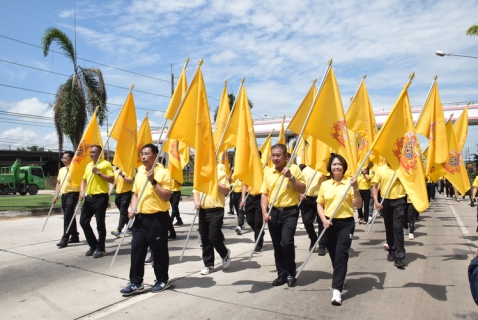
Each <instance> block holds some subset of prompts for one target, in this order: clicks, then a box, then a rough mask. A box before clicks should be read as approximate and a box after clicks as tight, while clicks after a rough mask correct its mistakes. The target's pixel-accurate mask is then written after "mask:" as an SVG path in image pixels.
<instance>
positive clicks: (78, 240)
mask: <svg viewBox="0 0 478 320" xmlns="http://www.w3.org/2000/svg"><path fill="white" fill-rule="evenodd" d="M68 243H80V238H79V237H75V238H73V237H71V238H70V240H68Z"/></svg>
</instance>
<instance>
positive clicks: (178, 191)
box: [171, 190, 181, 194]
mask: <svg viewBox="0 0 478 320" xmlns="http://www.w3.org/2000/svg"><path fill="white" fill-rule="evenodd" d="M180 192H181V190H177V191H171V194H173V193H180Z"/></svg>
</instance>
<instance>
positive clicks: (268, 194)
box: [261, 144, 305, 287]
mask: <svg viewBox="0 0 478 320" xmlns="http://www.w3.org/2000/svg"><path fill="white" fill-rule="evenodd" d="M271 153H272V154H271V158H272V163H273V164H274V167H273V168H269V169H268V170H266V171H265V172H264V180H263V182H262V187H261V193H262V196H261V208H262V219H263V221H264V222H267V223H268V226H269V233H270V235H271V238H272V245H273V247H274V259H275V264H276V269H277V275H278V277H277V279H275V280H274V281H273V282H272V285H273V286H281V285H283V284H284V283H286V282H287V285H288V286H289V287H293V286H294V285H295V283H296V282H297V279H296V278H295V272H296V265H295V248H294V235H295V229H296V227H297V219H298V218H299V206H298V205H299V194H300V193H304V192H305V180H304V178H303V176H302V173H301V171H300V169H299V166H297V165H291V166H290V167H289V168H287V167H286V164H287V161H288V159H289V157H288V155H287V148H286V146H285V145H283V144H276V145H273V146H272V148H271ZM283 176H284V177H285V178H286V179H285V180H284V181H283V183H282V185H280V182H281V181H282V177H283ZM279 185H280V186H279ZM279 188H280V189H279ZM278 190H279V191H278ZM276 194H277V198H276V199H275V201H274V202H272V201H273V200H274V197H275V196H276ZM269 206H272V210H271V214H270V215H268V212H269Z"/></svg>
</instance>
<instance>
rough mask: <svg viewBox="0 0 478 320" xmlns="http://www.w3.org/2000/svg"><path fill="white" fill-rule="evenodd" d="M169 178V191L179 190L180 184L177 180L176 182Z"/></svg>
mask: <svg viewBox="0 0 478 320" xmlns="http://www.w3.org/2000/svg"><path fill="white" fill-rule="evenodd" d="M171 180H172V181H173V184H172V186H171V191H180V190H181V184H179V182H177V181H176V180H174V179H173V178H171Z"/></svg>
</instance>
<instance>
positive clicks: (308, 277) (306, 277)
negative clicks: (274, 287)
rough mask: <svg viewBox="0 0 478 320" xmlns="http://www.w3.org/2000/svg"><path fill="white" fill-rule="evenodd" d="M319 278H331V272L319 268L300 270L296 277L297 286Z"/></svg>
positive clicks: (310, 282) (303, 285)
mask: <svg viewBox="0 0 478 320" xmlns="http://www.w3.org/2000/svg"><path fill="white" fill-rule="evenodd" d="M319 280H332V273H330V272H324V271H319V270H302V272H301V273H300V277H299V278H298V279H297V286H298V287H306V286H308V285H310V284H312V283H315V282H317V281H319Z"/></svg>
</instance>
